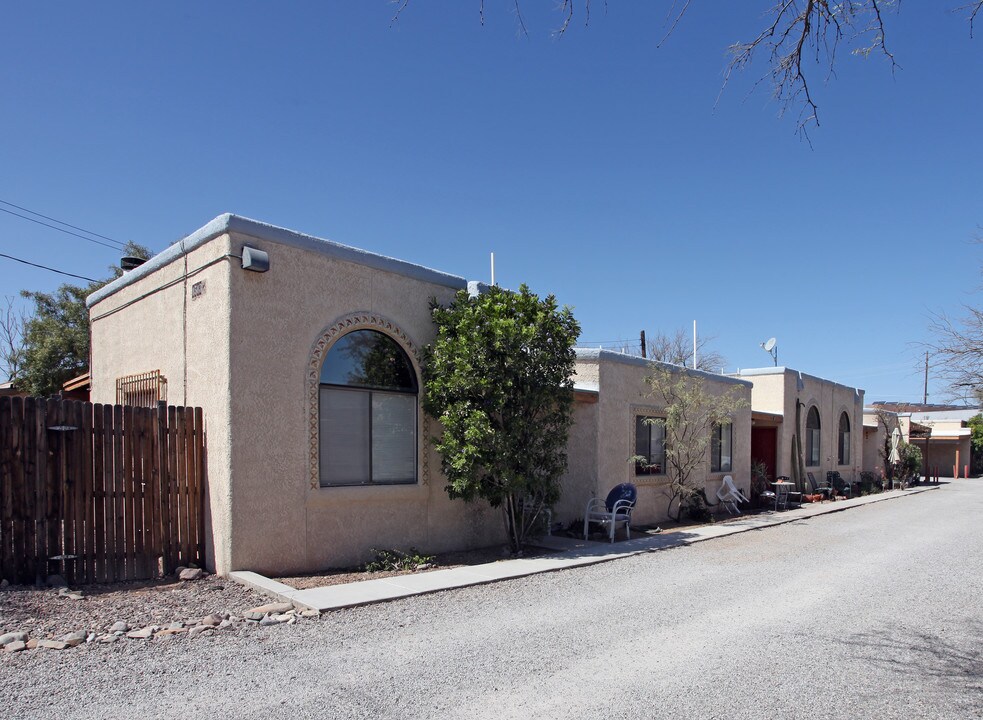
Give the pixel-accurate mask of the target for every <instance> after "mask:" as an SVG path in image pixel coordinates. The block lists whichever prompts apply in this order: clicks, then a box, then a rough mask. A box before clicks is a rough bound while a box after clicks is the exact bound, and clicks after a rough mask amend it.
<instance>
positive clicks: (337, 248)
mask: <svg viewBox="0 0 983 720" xmlns="http://www.w3.org/2000/svg"><path fill="white" fill-rule="evenodd" d="M230 232H231V233H237V234H240V235H248V236H250V237H253V238H256V239H257V240H260V241H265V242H272V243H277V244H279V245H290V246H292V247H296V248H301V249H303V250H310V251H311V252H316V253H319V254H321V255H326V256H328V257H332V258H336V259H338V260H345V261H347V262H351V263H357V264H359V265H365V266H367V267H372V268H376V269H377V270H384V271H386V272H391V273H396V274H398V275H404V276H406V277H410V278H414V279H416V280H422V281H424V282H429V283H433V284H435V285H444V286H446V287H450V288H454V289H455V290H463V289H465V288H466V287H467V285H468V283H467V281H466V280H465V279H464V278H462V277H458V276H457V275H451V274H449V273H445V272H441V271H440V270H433V269H432V268H428V267H424V266H423V265H416V264H414V263H411V262H406V261H405V260H397V259H396V258H391V257H388V256H386V255H380V254H378V253H373V252H369V251H368V250H361V249H359V248H356V247H352V246H350V245H342V244H341V243H336V242H334V241H332V240H325V239H323V238H319V237H315V236H313V235H306V234H304V233H300V232H297V231H295V230H288V229H287V228H282V227H278V226H276V225H270V224H268V223H264V222H260V221H258V220H251V219H249V218H246V217H242V216H241V215H233V214H232V213H225V214H224V215H219V216H218V217H217V218H215V219H214V220H212V221H211V222H209V223H208V224H207V225H205V226H203V227H201V228H199V229H198V230H195V231H194V232H193V233H191V234H190V235H188V236H187V237H185V238H182V239H181V240H178V241H177V242H176V243H173V244H172V245H170V246H169V247H167V248H166V249H165V250H163V251H162V252H160V253H158V254H156V255H154V256H153V257H152V258H150V259H149V260H148V261H147V262H145V263H144V264H143V265H140V266H139V267H137V268H135V269H133V270H130V271H129V272H127V273H125V274H124V275H122V276H121V277H119V278H117V279H116V280H113V281H112V282H111V283H109V284H108V285H105V286H104V287H102V288H100V289H99V290H96V291H95V292H94V293H92V294H91V295H89V297H88V298H86V300H85V304H86V306H88V307H92V306H93V305H95V304H96V303H98V302H99V301H100V300H104V299H106V298H107V297H109V296H110V295H112V294H114V293H116V292H119V291H120V290H122V289H123V288H125V287H126V286H127V285H130V284H132V283H134V282H136V281H137V280H139V279H141V278H143V277H146V276H147V275H149V274H150V273H152V272H154V271H155V270H158V269H160V268H162V267H164V266H165V265H169V264H170V263H172V262H174V261H175V260H177V259H179V258H181V257H184V256H185V255H187V254H188V253H189V252H190V251H192V250H194V249H195V248H197V247H201V246H202V245H204V244H205V243H207V242H208V241H209V240H213V239H214V238H216V237H218V236H220V235H224V234H226V233H230ZM260 249H262V248H260ZM275 263H276V257H275V256H274V257H273V258H271V264H274V265H275Z"/></svg>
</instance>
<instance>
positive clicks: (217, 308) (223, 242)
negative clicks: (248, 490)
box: [89, 236, 238, 568]
mask: <svg viewBox="0 0 983 720" xmlns="http://www.w3.org/2000/svg"><path fill="white" fill-rule="evenodd" d="M228 253H229V239H228V237H227V236H222V237H218V238H215V239H214V240H213V241H212V242H210V243H208V244H206V245H204V246H201V247H199V248H196V249H194V250H192V251H191V252H189V253H187V254H186V255H183V256H181V257H179V258H178V259H177V260H175V261H174V262H172V263H170V264H168V265H166V266H164V267H162V268H160V269H158V270H156V271H154V272H153V273H151V274H149V275H147V276H145V277H142V278H140V279H138V280H136V281H135V282H133V283H132V284H130V285H127V286H125V287H123V288H122V289H120V290H119V291H117V292H116V293H114V294H112V295H110V296H109V297H107V298H105V299H103V300H101V301H100V302H98V303H96V304H95V305H93V306H92V307H91V308H90V310H89V316H90V320H91V332H92V351H91V363H90V369H91V378H92V390H91V398H92V401H93V402H97V403H114V402H115V401H116V379H117V378H119V377H123V376H126V375H132V374H135V373H143V372H147V371H150V370H160V371H161V373H162V374H163V375H164V377H165V378H166V379H167V393H168V395H167V400H168V403H169V404H171V405H193V406H199V407H201V408H202V409H203V417H204V420H205V431H206V437H207V448H208V468H207V472H208V479H209V484H208V488H207V497H206V507H207V508H208V512H207V513H206V528H205V530H206V533H205V536H206V547H205V552H206V562H207V563H208V565H209V567H216V566H217V567H223V568H226V567H228V562H229V557H230V555H229V553H230V545H229V542H228V540H229V533H228V529H229V528H230V526H231V520H232V519H231V505H230V501H229V500H230V493H231V486H230V478H231V448H230V437H231V405H230V379H229V370H228V366H229V333H228V326H229V315H230V296H229V279H230V268H231V267H232V265H233V264H234V263H237V262H238V260H236V259H234V258H228V257H226V256H227V255H228ZM195 283H204V287H205V294H204V295H202V296H200V297H199V298H197V299H194V300H193V299H192V291H191V288H192V286H193V285H194V284H195ZM213 530H217V532H213ZM213 540H214V544H213Z"/></svg>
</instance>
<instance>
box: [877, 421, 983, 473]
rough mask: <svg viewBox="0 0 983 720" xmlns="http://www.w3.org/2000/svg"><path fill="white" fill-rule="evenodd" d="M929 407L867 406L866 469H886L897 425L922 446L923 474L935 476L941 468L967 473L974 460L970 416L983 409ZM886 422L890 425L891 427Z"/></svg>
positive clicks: (903, 435)
mask: <svg viewBox="0 0 983 720" xmlns="http://www.w3.org/2000/svg"><path fill="white" fill-rule="evenodd" d="M885 407H891V408H896V409H894V410H887V409H885ZM925 407H932V406H924V405H906V404H904V403H892V404H890V405H888V404H886V403H875V404H874V405H873V406H871V407H866V408H864V470H872V471H875V472H883V471H884V460H883V454H884V447H885V444H884V443H885V436H886V435H888V434H890V433H891V432H893V430H894V428H895V427H897V428H898V431H899V432H900V434H901V439H902V440H903V441H904V442H906V443H911V444H913V445H915V446H916V447H918V449H919V450H921V452H922V475H925V476H929V477H933V476H934V475H935V474H936V472H937V473H938V474H939V475H940V476H941V477H954V476H958V477H965V476H966V473H967V468H968V467H969V466H971V464H972V457H971V453H972V430H971V429H970V428H969V427H968V420H969V419H970V418H971V417H973V416H974V415H978V414H979V412H980V409H979V408H977V407H967V408H960V409H954V408H947V409H942V410H925V409H923V408H925ZM905 408H912V409H911V410H907V411H906V410H905ZM885 423H886V424H887V425H888V426H889V429H887V430H885V427H884V426H885Z"/></svg>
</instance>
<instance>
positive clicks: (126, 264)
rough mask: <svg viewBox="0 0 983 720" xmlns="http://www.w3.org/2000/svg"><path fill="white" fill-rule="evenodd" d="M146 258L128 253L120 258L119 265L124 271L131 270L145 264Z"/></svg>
mask: <svg viewBox="0 0 983 720" xmlns="http://www.w3.org/2000/svg"><path fill="white" fill-rule="evenodd" d="M145 262H147V261H146V260H144V259H143V258H141V257H134V256H133V255H127V256H125V257H121V258H120V259H119V266H120V268H121V269H122V270H123V272H130V270H133V269H134V268H138V267H140V266H141V265H143V264H144V263H145Z"/></svg>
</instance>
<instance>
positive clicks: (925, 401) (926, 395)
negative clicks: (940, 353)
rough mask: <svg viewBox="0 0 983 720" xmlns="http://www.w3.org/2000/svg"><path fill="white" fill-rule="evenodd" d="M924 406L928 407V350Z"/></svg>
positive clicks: (926, 353)
mask: <svg viewBox="0 0 983 720" xmlns="http://www.w3.org/2000/svg"><path fill="white" fill-rule="evenodd" d="M922 405H928V350H926V351H925V394H924V395H923V396H922Z"/></svg>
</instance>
